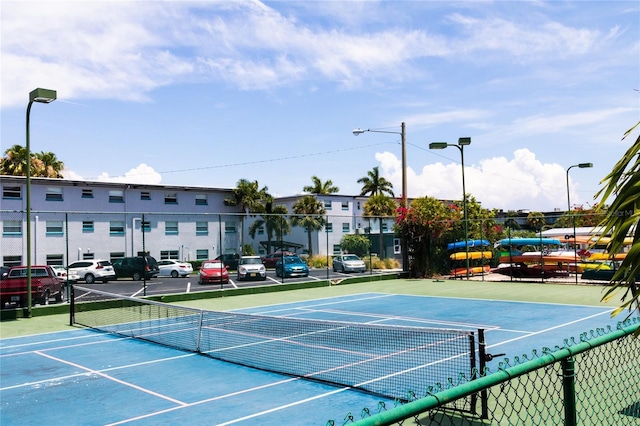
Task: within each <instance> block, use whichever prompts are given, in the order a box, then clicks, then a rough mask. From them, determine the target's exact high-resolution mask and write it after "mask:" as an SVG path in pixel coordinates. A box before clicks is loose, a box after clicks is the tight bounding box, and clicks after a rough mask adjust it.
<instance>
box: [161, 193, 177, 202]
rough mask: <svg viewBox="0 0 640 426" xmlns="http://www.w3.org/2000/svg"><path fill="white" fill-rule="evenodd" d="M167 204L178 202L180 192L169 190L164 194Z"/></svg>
mask: <svg viewBox="0 0 640 426" xmlns="http://www.w3.org/2000/svg"><path fill="white" fill-rule="evenodd" d="M164 203H165V204H178V194H177V193H175V192H167V193H166V194H164Z"/></svg>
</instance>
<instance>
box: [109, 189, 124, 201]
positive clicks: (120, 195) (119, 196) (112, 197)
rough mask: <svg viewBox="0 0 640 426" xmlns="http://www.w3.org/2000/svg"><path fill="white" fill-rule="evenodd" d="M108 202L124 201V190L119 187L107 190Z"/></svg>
mask: <svg viewBox="0 0 640 426" xmlns="http://www.w3.org/2000/svg"><path fill="white" fill-rule="evenodd" d="M109 202H110V203H124V191H122V190H120V189H114V190H112V191H109Z"/></svg>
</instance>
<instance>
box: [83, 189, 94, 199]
mask: <svg viewBox="0 0 640 426" xmlns="http://www.w3.org/2000/svg"><path fill="white" fill-rule="evenodd" d="M82 198H93V189H83V190H82Z"/></svg>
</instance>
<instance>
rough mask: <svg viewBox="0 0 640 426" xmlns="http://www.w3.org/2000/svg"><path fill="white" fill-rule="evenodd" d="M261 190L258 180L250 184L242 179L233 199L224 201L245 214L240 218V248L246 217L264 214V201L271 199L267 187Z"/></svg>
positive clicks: (233, 193) (234, 190)
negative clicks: (253, 214)
mask: <svg viewBox="0 0 640 426" xmlns="http://www.w3.org/2000/svg"><path fill="white" fill-rule="evenodd" d="M259 188H260V185H259V184H258V181H257V180H256V181H253V182H250V181H248V180H246V179H240V180H239V181H238V183H237V184H236V187H235V188H234V189H233V190H232V195H231V197H229V198H227V199H225V200H224V204H225V205H226V206H237V207H239V208H240V211H241V212H242V213H244V215H243V216H241V218H240V240H241V241H240V247H243V241H242V236H243V235H244V217H245V216H246V215H248V214H250V213H260V212H262V211H263V210H264V205H263V204H262V203H263V201H264V200H267V199H268V198H269V197H271V196H270V195H269V193H268V192H267V191H268V188H267V187H266V186H265V187H263V188H262V189H259Z"/></svg>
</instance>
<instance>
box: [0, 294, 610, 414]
mask: <svg viewBox="0 0 640 426" xmlns="http://www.w3.org/2000/svg"><path fill="white" fill-rule="evenodd" d="M235 312H242V313H249V314H260V315H267V316H278V317H286V318H301V319H315V320H330V321H341V322H356V323H362V324H385V325H400V326H412V327H416V326H417V327H429V328H444V329H462V330H465V329H466V330H472V331H473V330H476V329H478V328H482V329H485V330H486V331H485V333H486V340H487V348H488V349H487V351H488V352H489V353H491V354H498V353H500V354H502V353H504V354H505V355H504V356H500V357H498V358H497V359H494V360H493V361H490V362H489V363H488V365H489V367H490V368H492V369H495V368H496V366H497V363H498V362H499V361H501V360H502V359H503V358H504V357H507V358H514V357H516V356H521V355H523V354H527V355H530V354H531V352H532V350H534V349H536V350H539V349H541V348H542V347H550V348H554V347H555V346H556V345H562V344H563V340H564V339H566V338H571V337H575V338H578V337H579V335H580V334H581V333H583V332H588V331H590V330H594V329H597V328H603V327H607V326H612V327H615V325H616V324H617V319H611V318H610V312H611V309H608V308H603V307H596V306H576V305H564V304H545V303H525V302H510V301H494V300H477V299H459V298H442V297H428V296H408V295H393V294H383V293H365V294H357V295H350V296H343V297H335V298H326V299H318V300H311V301H304V302H295V303H286V304H281V305H270V306H261V307H255V308H251V309H243V310H239V311H235ZM370 339H371V342H370V344H371V347H372V348H375V347H376V345H381V344H383V343H384V342H380V341H376V339H375V337H371V338H370ZM255 350H261V349H260V347H256V349H255ZM292 356H293V355H292ZM295 356H303V355H300V354H297V355H295ZM0 362H1V383H0V391H1V393H0V422H1V423H2V425H3V426H5V425H17V424H20V425H23V424H48V425H59V424H86V425H98V424H104V425H118V424H136V425H152V424H153V425H157V424H163V425H171V424H176V425H177V424H187V423H188V424H195V425H198V424H203V425H204V424H207V425H212V424H216V425H231V424H246V425H249V424H251V425H256V424H259V425H272V424H273V425H276V424H277V425H326V424H327V422H328V420H334V421H335V424H336V425H338V424H343V423H344V421H345V417H346V416H347V415H348V413H352V415H353V417H354V418H355V419H359V418H360V413H361V411H362V409H364V408H367V409H369V410H370V411H371V412H372V413H376V412H378V411H379V404H381V403H383V404H385V405H386V406H387V408H391V407H393V406H394V402H393V400H392V399H390V398H386V399H385V398H382V397H380V396H378V395H370V394H368V393H365V392H361V391H355V390H353V389H351V388H349V387H347V386H334V385H329V384H324V383H321V382H318V381H310V380H305V379H301V378H297V377H292V376H287V375H282V374H276V373H271V372H268V371H263V370H258V369H254V368H248V367H244V366H240V365H237V364H233V363H229V362H224V361H218V360H215V359H212V358H209V357H206V356H202V355H198V354H195V353H191V352H185V351H181V350H177V349H173V348H170V347H165V346H161V345H157V344H153V343H148V342H145V341H141V340H136V339H131V338H126V337H119V336H116V335H109V334H105V333H100V332H96V331H92V330H89V329H77V330H72V331H66V332H60V333H50V334H41V335H34V336H27V337H20V338H7V339H0Z"/></svg>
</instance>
